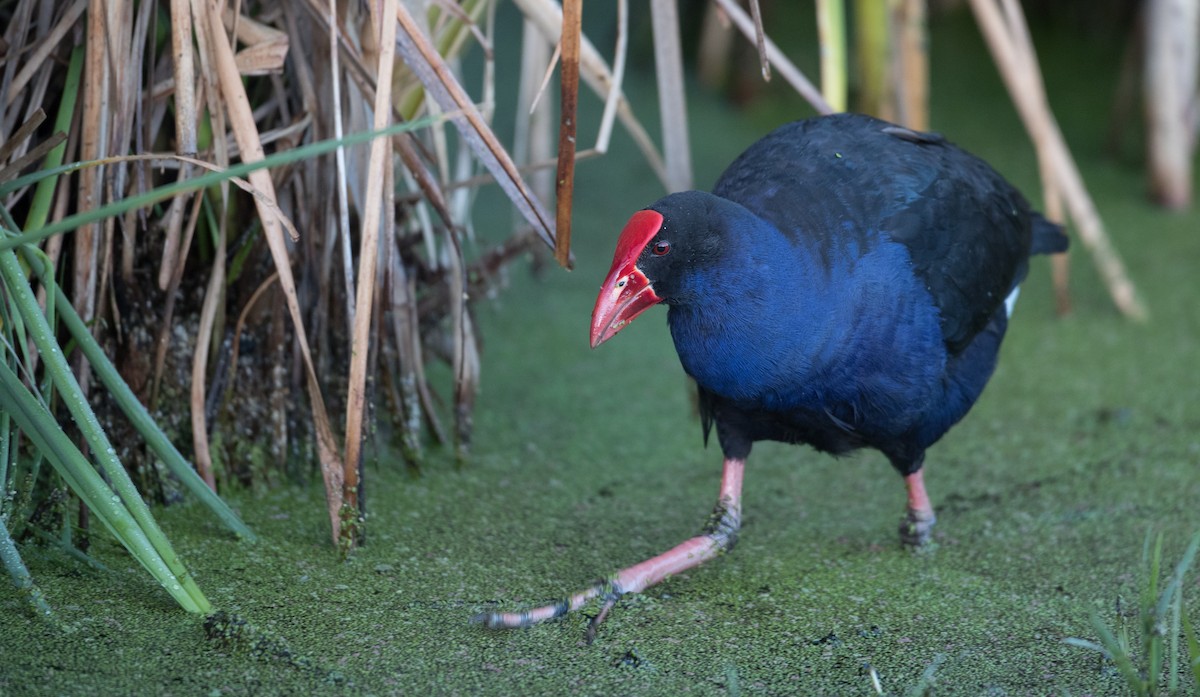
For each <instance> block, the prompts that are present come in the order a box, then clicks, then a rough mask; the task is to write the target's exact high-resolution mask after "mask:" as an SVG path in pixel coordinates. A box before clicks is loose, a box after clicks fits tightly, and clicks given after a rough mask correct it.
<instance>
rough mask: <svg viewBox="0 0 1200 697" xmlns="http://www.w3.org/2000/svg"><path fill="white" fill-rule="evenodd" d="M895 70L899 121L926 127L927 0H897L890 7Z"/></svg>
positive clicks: (922, 128) (925, 129)
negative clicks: (897, 0)
mask: <svg viewBox="0 0 1200 697" xmlns="http://www.w3.org/2000/svg"><path fill="white" fill-rule="evenodd" d="M893 13H894V20H893V21H892V23H891V24H892V28H893V30H894V31H895V36H896V38H895V44H896V57H897V60H896V64H897V66H896V67H897V69H898V70H897V72H898V74H897V75H896V78H895V80H894V82H895V84H896V85H897V86H898V87H899V88H900V89H899V94H898V95H897V97H898V99H897V105H896V106H897V113H898V114H899V119H900V123H902V124H904V125H905V126H907V127H908V128H912V129H914V130H918V131H927V130H929V49H928V47H927V46H926V44H927V42H928V36H927V33H928V32H927V29H926V20H925V13H926V0H899V2H898V3H896V4H895V5H894V9H893Z"/></svg>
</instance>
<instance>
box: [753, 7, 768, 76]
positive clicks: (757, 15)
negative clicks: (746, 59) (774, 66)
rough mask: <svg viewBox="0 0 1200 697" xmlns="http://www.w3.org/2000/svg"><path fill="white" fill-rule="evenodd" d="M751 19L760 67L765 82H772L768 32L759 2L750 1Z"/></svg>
mask: <svg viewBox="0 0 1200 697" xmlns="http://www.w3.org/2000/svg"><path fill="white" fill-rule="evenodd" d="M750 18H751V19H752V20H754V47H755V48H756V49H758V65H759V70H761V71H762V78H763V81H764V82H770V81H771V61H770V59H768V58H767V32H766V31H765V30H764V29H763V18H762V8H761V7H760V6H759V4H758V0H750Z"/></svg>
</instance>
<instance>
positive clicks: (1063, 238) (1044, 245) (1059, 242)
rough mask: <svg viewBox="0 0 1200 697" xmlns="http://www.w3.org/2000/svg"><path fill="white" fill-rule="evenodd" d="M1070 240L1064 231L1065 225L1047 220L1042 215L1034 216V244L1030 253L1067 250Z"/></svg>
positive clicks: (1049, 252) (1054, 252)
mask: <svg viewBox="0 0 1200 697" xmlns="http://www.w3.org/2000/svg"><path fill="white" fill-rule="evenodd" d="M1069 244H1070V240H1068V239H1067V235H1066V233H1065V232H1063V227H1062V226H1061V225H1057V224H1055V223H1052V222H1050V221H1049V220H1046V219H1045V218H1043V217H1042V216H1040V215H1037V214H1034V216H1033V245H1032V246H1031V247H1030V249H1029V253H1030V254H1058V253H1059V252H1065V251H1067V246H1068V245H1069Z"/></svg>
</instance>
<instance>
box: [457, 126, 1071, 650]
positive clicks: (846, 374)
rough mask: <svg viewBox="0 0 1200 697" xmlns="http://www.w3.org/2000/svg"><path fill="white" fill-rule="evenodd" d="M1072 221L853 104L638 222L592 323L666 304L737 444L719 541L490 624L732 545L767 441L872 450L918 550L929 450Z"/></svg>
mask: <svg viewBox="0 0 1200 697" xmlns="http://www.w3.org/2000/svg"><path fill="white" fill-rule="evenodd" d="M1066 247H1067V238H1066V237H1065V236H1064V235H1063V233H1062V231H1061V230H1060V229H1059V228H1058V227H1057V226H1055V225H1053V224H1052V223H1050V222H1048V221H1046V220H1045V219H1044V218H1042V216H1040V215H1038V214H1037V213H1035V212H1033V211H1032V210H1030V207H1029V204H1028V203H1027V202H1026V200H1025V198H1024V197H1023V196H1022V195H1021V194H1020V192H1018V191H1017V190H1016V189H1015V188H1013V187H1012V186H1011V185H1010V184H1009V183H1008V182H1006V181H1005V180H1004V179H1003V178H1002V177H1001V176H1000V175H999V174H997V173H996V172H995V170H993V169H992V168H991V167H989V166H988V165H987V164H986V163H985V162H983V160H980V159H979V158H977V157H975V156H973V155H971V154H969V153H967V152H965V151H964V150H962V149H960V148H958V147H956V146H954V145H952V144H950V143H949V142H947V141H945V140H944V139H943V138H941V137H940V136H937V135H931V134H925V133H917V132H914V131H910V130H908V129H904V128H901V127H899V126H895V125H892V124H889V123H887V122H884V121H880V120H877V119H874V118H870V117H867V116H862V115H857V114H839V115H835V116H825V117H818V118H812V119H808V120H805V121H798V122H795V123H791V124H788V125H786V126H783V127H781V128H779V129H777V130H775V131H774V132H772V133H771V134H769V135H767V136H766V137H765V138H763V139H762V140H760V141H758V142H757V143H755V144H754V145H752V146H750V148H749V149H748V150H746V151H745V152H744V153H742V155H741V156H739V157H738V158H737V160H735V161H734V162H733V164H732V165H730V166H729V168H728V169H727V170H725V173H724V174H723V175H722V176H721V178H720V180H718V181H717V184H716V186H715V187H714V188H713V192H712V193H711V194H709V193H703V192H700V191H687V192H683V193H677V194H671V195H670V196H667V197H665V198H662V199H660V200H659V201H657V202H656V203H654V204H653V205H651V206H650V207H649V208H647V209H645V210H642V211H639V212H637V213H635V214H634V215H633V217H632V218H630V220H629V222H628V223H627V224H626V226H625V229H624V230H623V231H622V232H621V236H620V238H619V239H618V240H617V249H616V254H615V255H614V257H613V265H612V269H611V271H610V272H609V274H608V277H607V278H606V279H605V280H604V285H603V286H602V287H601V289H600V296H599V298H598V299H597V300H596V307H595V310H594V312H593V314H592V331H591V341H592V346H593V347H596V346H599V345H600V344H601V343H603V342H605V341H607V340H608V339H610V338H611V337H612V336H613V335H614V334H616V333H617V332H618V331H620V330H621V329H622V328H623V327H625V326H626V325H627V324H629V322H631V321H632V320H633V319H634V318H635V317H637V316H638V315H640V314H641V313H642V312H644V311H645V310H647V309H648V308H650V307H651V306H653V305H656V304H658V303H666V304H667V306H668V308H669V309H668V312H667V323H668V324H669V325H670V329H671V337H672V338H673V339H674V341H675V350H676V351H677V352H678V353H679V360H680V362H681V363H682V364H683V369H684V371H685V372H686V373H687V374H688V375H690V376H691V377H692V378H694V379H695V381H696V384H697V385H698V387H699V396H700V399H699V406H700V418H701V423H702V427H703V431H704V436H705V440H706V441H707V439H708V434H709V432H710V431H711V429H712V426H713V425H714V424H715V425H716V428H717V438H718V440H719V441H720V444H721V450H722V451H723V452H724V455H725V464H724V473H723V475H722V477H721V489H720V498H719V499H718V501H717V505H716V508H715V510H714V512H713V515H712V517H711V518H710V520H709V522H708V524H707V525H706V526H705V527H704V529H703V531H702V533H701V534H700V535H698V536H696V537H693V538H691V539H689V540H687V541H686V542H683V543H682V544H680V545H678V546H676V547H675V548H673V549H671V550H669V551H667V552H665V553H663V554H660V555H659V556H657V557H654V558H652V559H649V560H647V561H644V562H642V563H640V564H636V565H634V566H631V567H629V568H627V569H624V570H622V571H620V572H618V573H616V574H615V575H613V576H611V577H609V578H608V579H607V580H603V581H598V582H597V583H596V584H595V585H593V586H592V587H591V588H589V589H587V590H585V591H583V592H581V593H577V594H575V595H573V596H571V597H569V598H566V599H564V600H562V601H561V602H559V603H557V604H554V605H549V606H545V607H541V608H537V609H535V610H531V611H528V612H522V613H486V614H484V615H480V616H479V617H477V618H476V619H477V621H481V622H483V623H485V624H487V625H488V626H492V627H514V626H525V625H529V624H533V623H535V622H540V621H542V620H546V619H551V618H554V617H558V616H561V615H563V614H566V613H567V612H570V611H572V610H575V609H578V608H579V607H581V606H582V605H584V604H585V603H586V602H588V601H589V600H591V599H592V598H596V597H600V598H601V599H602V602H603V605H602V606H601V610H600V612H599V613H598V614H597V615H596V617H595V618H594V619H593V620H592V622H591V624H590V625H589V629H588V636H589V639H590V638H591V637H593V636H594V634H595V629H596V627H597V626H598V624H599V623H600V622H601V621H603V619H604V617H605V616H606V615H607V613H608V611H609V610H610V609H611V608H612V607H613V605H614V603H615V602H616V600H617V599H618V598H619V597H620V596H621V595H622V594H624V593H636V592H640V591H642V590H643V589H645V588H647V587H649V586H652V585H654V584H655V583H658V582H659V581H662V580H663V579H664V578H666V577H667V576H670V575H672V574H677V573H680V572H682V571H684V570H686V569H690V568H692V567H694V566H697V565H699V564H701V563H703V562H704V561H706V560H708V559H711V558H712V557H714V556H716V555H717V554H719V553H720V552H722V551H723V550H727V549H729V548H731V547H732V546H733V545H734V543H735V542H736V539H737V533H738V529H739V525H740V520H741V491H742V474H743V470H744V467H745V463H746V458H747V456H748V455H749V454H750V448H751V445H752V444H753V443H754V442H755V441H759V440H776V441H783V442H787V443H807V444H808V445H811V446H813V447H814V448H816V449H817V450H821V451H825V452H829V453H833V454H835V455H836V454H840V453H846V452H849V451H851V450H855V449H857V448H862V447H871V448H875V449H876V450H879V451H881V452H882V453H883V454H884V455H886V456H887V457H888V459H889V460H890V461H891V463H892V465H893V466H894V467H895V468H896V469H897V470H898V471H899V472H900V474H901V475H902V476H903V477H904V483H905V485H906V487H907V489H908V507H907V511H906V513H905V515H904V518H903V519H902V521H901V525H900V536H901V539H902V540H903V542H904V543H906V544H909V545H922V544H924V543H926V542H927V541H928V540H929V537H930V529H931V527H932V526H933V523H934V520H935V517H934V513H933V507H932V506H931V505H930V503H929V498H928V496H927V495H926V493H925V486H924V482H923V479H922V472H923V470H922V464H923V463H924V459H925V450H926V448H928V447H929V446H931V445H933V444H934V443H935V442H936V441H937V440H938V439H939V438H941V437H942V435H943V434H944V433H946V431H947V430H948V429H949V428H950V427H951V426H952V425H954V424H955V423H956V422H957V421H958V420H959V419H961V418H962V417H963V415H964V414H966V413H967V410H968V409H970V408H971V405H972V404H974V403H975V400H976V399H978V398H979V394H980V392H981V391H982V390H983V386H984V385H985V384H986V383H987V381H988V378H989V377H991V374H992V369H993V367H994V366H995V364H996V355H997V352H998V350H999V348H1000V340H1001V339H1002V338H1003V337H1004V331H1005V329H1006V327H1007V325H1008V317H1009V314H1011V312H1012V304H1013V302H1014V301H1015V300H1016V296H1017V284H1018V283H1020V281H1021V280H1022V279H1023V278H1024V276H1025V274H1026V271H1027V270H1028V265H1029V257H1030V255H1031V254H1042V253H1052V252H1061V251H1064V250H1065V249H1066Z"/></svg>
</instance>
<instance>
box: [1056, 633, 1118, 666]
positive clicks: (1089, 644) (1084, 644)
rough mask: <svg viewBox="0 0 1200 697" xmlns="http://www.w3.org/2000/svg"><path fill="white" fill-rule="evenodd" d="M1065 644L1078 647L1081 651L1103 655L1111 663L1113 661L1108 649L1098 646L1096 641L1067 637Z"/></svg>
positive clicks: (1064, 640)
mask: <svg viewBox="0 0 1200 697" xmlns="http://www.w3.org/2000/svg"><path fill="white" fill-rule="evenodd" d="M1063 643H1064V644H1070V645H1071V646H1077V647H1079V648H1081V649H1087V650H1088V651H1095V652H1096V653H1099V654H1103V655H1104V657H1105V658H1107V659H1109V660H1110V661H1111V660H1112V653H1110V652H1109V650H1108V649H1106V648H1104V647H1103V646H1101V645H1100V644H1097V643H1096V642H1094V641H1088V640H1087V639H1077V638H1075V637H1067V638H1066V639H1063Z"/></svg>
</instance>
